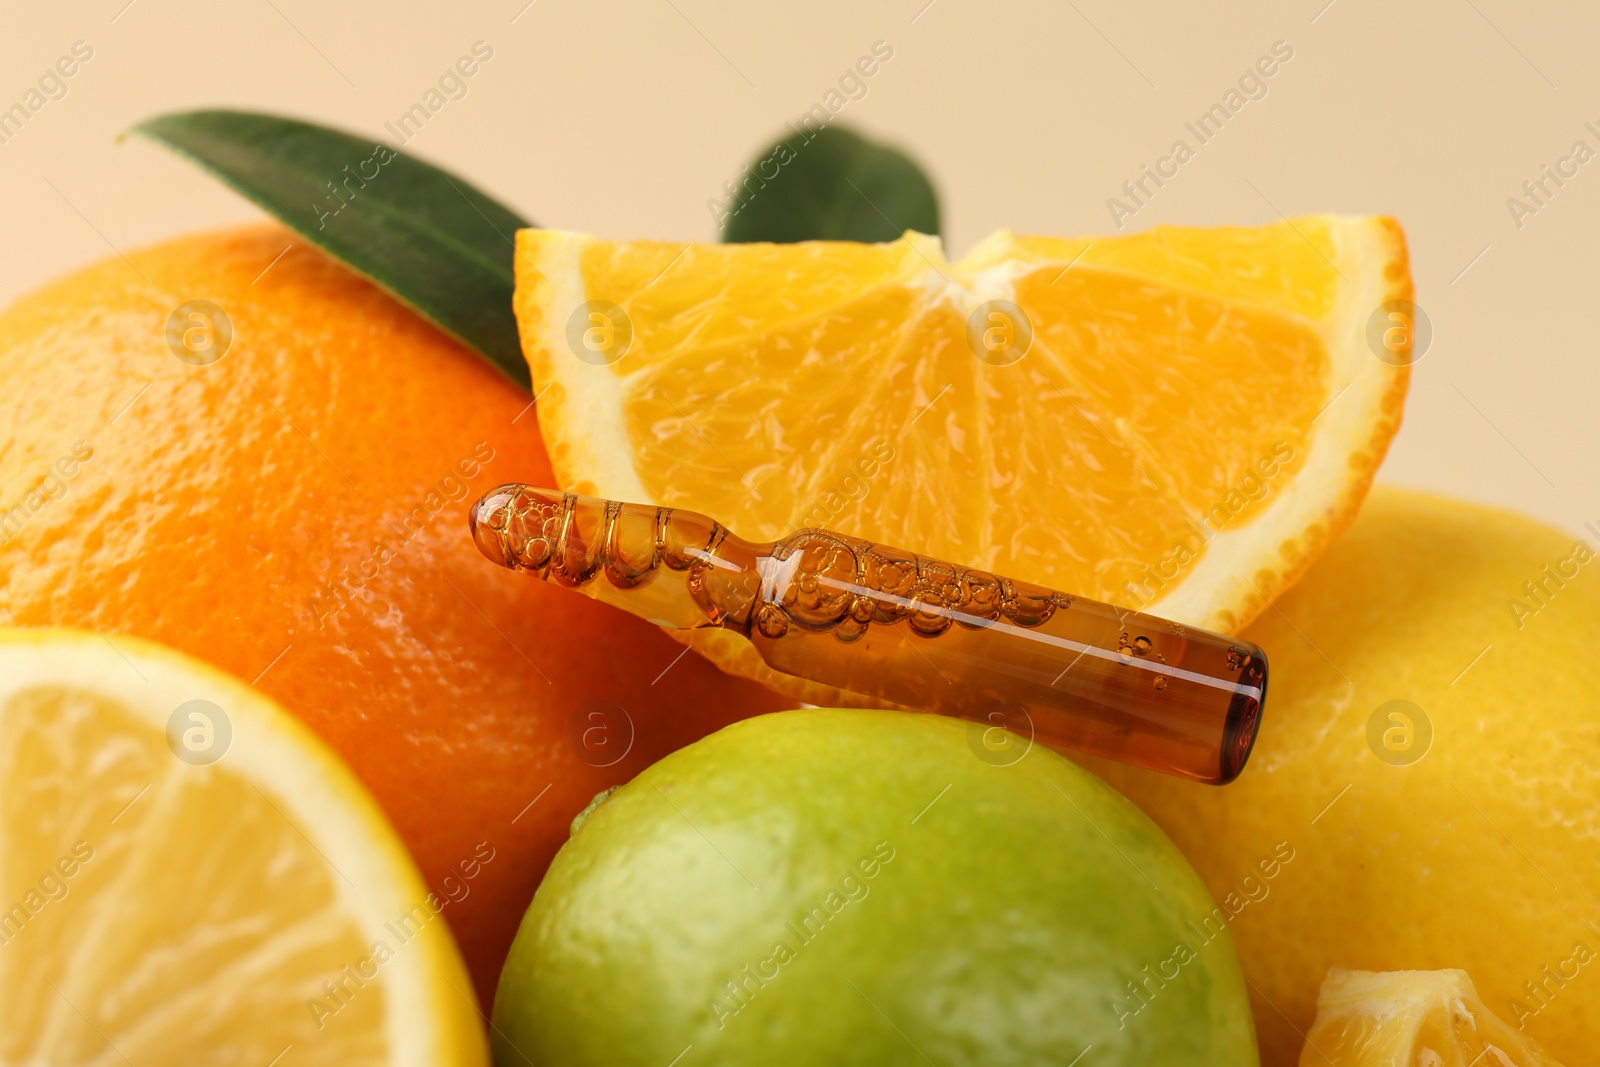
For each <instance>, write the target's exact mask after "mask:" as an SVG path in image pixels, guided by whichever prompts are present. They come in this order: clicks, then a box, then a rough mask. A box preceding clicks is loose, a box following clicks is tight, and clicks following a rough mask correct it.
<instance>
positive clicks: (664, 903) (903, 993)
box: [494, 710, 1257, 1067]
mask: <svg viewBox="0 0 1600 1067" xmlns="http://www.w3.org/2000/svg"><path fill="white" fill-rule="evenodd" d="M1226 924H1227V915H1226V913H1225V912H1223V911H1221V910H1220V909H1217V908H1215V907H1214V905H1213V903H1212V901H1211V899H1210V898H1209V897H1208V896H1207V894H1206V890H1205V888H1204V887H1203V886H1202V884H1201V883H1200V881H1199V878H1198V877H1197V876H1196V875H1195V873H1194V871H1193V870H1192V869H1191V868H1190V866H1189V864H1188V863H1187V862H1186V861H1185V860H1184V858H1183V856H1182V855H1181V854H1180V853H1179V852H1178V850H1177V849H1176V848H1175V847H1174V846H1173V845H1172V843H1171V842H1170V841H1168V840H1167V839H1166V837H1164V836H1163V835H1162V833H1161V831H1160V830H1158V829H1157V828H1156V827H1155V825H1154V824H1153V823H1151V822H1150V820H1149V819H1147V818H1146V817H1145V816H1144V815H1143V814H1141V813H1140V812H1139V811H1138V810H1137V809H1136V808H1134V807H1133V805H1132V804H1130V803H1128V802H1127V801H1126V800H1124V799H1123V798H1122V797H1121V796H1119V795H1118V794H1117V793H1115V792H1114V791H1113V790H1111V789H1110V788H1109V787H1108V786H1106V785H1105V784H1104V783H1102V782H1101V781H1100V780H1099V779H1097V778H1095V777H1094V776H1093V775H1091V774H1089V773H1088V772H1087V771H1084V770H1082V769H1081V768H1079V767H1078V766H1076V765H1075V764H1073V763H1070V762H1068V761H1067V760H1065V759H1063V758H1061V757H1060V756H1057V755H1055V754H1054V753H1052V752H1049V751H1047V750H1045V749H1043V748H1042V747H1039V746H1029V745H1028V743H1027V742H1026V741H1024V740H1023V739H1021V738H1019V737H1016V736H1015V735H1012V734H1008V733H1004V732H1002V731H999V730H997V729H994V730H985V729H984V728H983V727H981V726H977V725H968V724H966V723H962V722H958V721H955V720H950V719H945V718H939V717H934V716H926V715H914V714H909V713H902V712H888V711H857V710H807V711H793V712H784V713H780V714H777V715H767V716H763V717H760V718H755V719H750V720H747V721H745V722H741V723H738V724H736V725H733V726H730V727H728V728H726V729H724V730H722V731H720V732H719V733H716V734H713V735H712V736H710V737H708V738H706V739H704V740H702V741H699V742H698V743H696V744H693V745H690V746H689V747H688V748H685V749H682V750H680V751H678V752H676V753H674V754H672V755H670V756H668V757H667V758H666V759H664V760H662V761H661V762H659V763H657V764H655V765H654V766H652V767H650V768H649V769H648V770H646V771H645V772H644V773H643V774H641V775H639V777H638V778H636V779H634V780H633V781H632V782H630V783H628V784H627V785H625V786H623V787H622V788H621V789H619V790H617V791H616V792H615V793H614V794H612V795H611V796H610V797H608V798H606V799H605V800H604V801H603V803H601V804H599V805H598V806H597V807H595V808H594V809H593V810H592V811H591V812H589V813H587V814H586V816H585V817H584V818H583V819H581V820H580V821H579V824H578V825H577V827H576V828H575V831H574V834H573V837H572V838H571V840H569V841H568V842H567V843H566V845H565V846H564V847H563V848H562V849H561V851H560V852H559V853H558V854H557V856H556V859H555V862H554V864H552V866H551V867H550V870H549V873H548V874H547V875H546V876H545V879H544V882H543V884H542V885H541V886H540V887H539V891H538V893H537V895H536V896H535V897H534V900H533V904H532V905H531V906H530V907H529V909H528V913H527V915H526V916H524V918H523V921H522V926H521V929H520V930H519V931H518V933H517V938H516V942H515V944H514V945H513V946H512V950H511V955H510V957H509V959H508V960H507V961H506V965H505V970H504V971H503V972H502V974H501V977H500V987H499V991H498V993H497V995H496V997H495V1010H494V1024H495V1029H496V1034H495V1038H494V1040H495V1041H496V1043H497V1047H496V1051H495V1060H496V1063H498V1064H501V1065H505V1067H509V1065H512V1064H528V1063H533V1064H540V1065H544V1064H561V1065H563V1067H578V1065H587V1064H595V1065H600V1064H605V1065H607V1067H615V1065H618V1064H654V1065H659V1067H666V1065H668V1064H673V1065H675V1067H695V1065H700V1064H741V1065H743V1064H757V1063H759V1064H766V1065H776V1067H801V1065H810V1064H828V1065H830V1067H831V1065H837V1064H872V1065H875V1067H880V1065H885V1064H906V1065H917V1067H926V1065H927V1064H929V1063H932V1064H937V1065H939V1067H956V1065H960V1064H972V1065H980V1064H981V1065H984V1067H1004V1065H1007V1064H1030V1065H1037V1064H1059V1065H1063V1067H1065V1065H1069V1064H1073V1063H1081V1064H1084V1065H1086V1067H1112V1065H1115V1064H1136V1063H1137V1064H1151V1063H1160V1064H1163V1065H1166V1067H1178V1065H1183V1064H1218V1065H1221V1064H1226V1065H1229V1067H1241V1065H1243V1067H1248V1065H1252V1064H1255V1063H1256V1062H1257V1056H1256V1046H1255V1036H1254V1029H1253V1027H1252V1024H1251V1018H1250V1011H1249V1007H1248V1000H1247V997H1246V994H1245V985H1244V980H1243V978H1242V976H1241V974H1240V971H1239V965H1238V961H1237V960H1236V958H1235V956H1234V950H1233V945H1232V942H1231V940H1230V937H1229V934H1228V931H1227V926H1226Z"/></svg>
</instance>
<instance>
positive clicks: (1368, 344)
mask: <svg viewBox="0 0 1600 1067" xmlns="http://www.w3.org/2000/svg"><path fill="white" fill-rule="evenodd" d="M517 253H518V254H517V289H516V303H515V306H516V313H517V320H518V324H519V327H520V330H521V335H522V346H523V351H524V354H525V355H526V358H527V360H528V364H529V366H530V368H531V369H532V372H533V377H534V383H535V388H536V390H537V395H538V398H539V420H540V425H541V427H542V430H543V433H544V437H545V441H546V444H547V445H548V447H549V452H550V457H551V460H552V462H553V464H554V467H555V473H556V476H557V477H558V478H559V479H560V481H561V483H562V487H563V488H566V489H569V490H572V491H575V492H582V493H590V494H594V495H598V496H604V497H611V498H615V499H620V500H628V501H636V502H644V503H656V504H665V505H670V506H674V507H686V508H691V509H694V510H697V511H702V512H705V513H707V514H709V515H711V516H713V517H715V518H717V519H720V520H721V521H722V522H724V523H726V524H728V525H729V527H730V528H731V529H732V530H733V531H734V532H736V533H738V534H740V535H741V536H744V537H749V538H756V539H772V538H777V537H781V536H784V535H786V534H788V533H791V532H793V531H794V530H796V529H798V528H801V527H804V526H825V527H829V528H832V529H836V530H839V531H841V532H844V533H848V534H853V535H855V536H858V537H864V538H867V539H869V540H873V541H877V542H881V543H887V544H890V545H895V546H899V547H902V548H908V549H912V550H914V551H918V552H922V553H926V554H929V555H932V556H935V557H938V558H941V559H945V560H949V561H951V562H954V563H957V564H964V565H968V566H976V567H980V568H984V569H987V570H990V571H993V572H996V573H999V574H1004V575H1008V576H1011V577H1014V578H1019V579H1024V580H1028V581H1033V582H1037V583H1040V584H1043V585H1046V586H1050V587H1052V588H1055V589H1059V590H1063V591H1066V592H1069V593H1074V594H1079V595H1083V596H1088V597H1094V598H1097V599H1100V600H1106V601H1111V602H1114V603H1119V604H1125V605H1129V606H1132V607H1137V608H1141V609H1144V610H1149V611H1153V612H1157V613H1160V614H1163V615H1167V616H1169V617H1172V618H1175V619H1178V620H1180V621H1184V622H1188V623H1192V624H1194V625H1198V626H1203V627H1207V628H1210V629H1215V630H1222V631H1230V632H1231V631H1236V630H1238V629H1240V628H1241V627H1243V626H1244V624H1245V623H1247V622H1248V621H1249V620H1250V619H1251V618H1252V617H1253V616H1254V615H1255V614H1256V613H1257V612H1259V611H1260V610H1261V609H1262V608H1263V607H1264V606H1265V605H1266V603H1267V602H1268V601H1269V600H1270V599H1271V598H1273V597H1275V596H1276V595H1277V594H1279V593H1280V592H1282V591H1283V590H1284V589H1285V588H1286V587H1287V586H1288V585H1289V584H1290V583H1291V582H1292V581H1293V580H1294V579H1295V577H1297V576H1298V575H1299V573H1300V572H1301V571H1302V570H1303V569H1304V568H1305V567H1306V566H1307V565H1308V564H1309V563H1310V562H1311V560H1312V559H1314V558H1315V557H1316V556H1317V554H1318V553H1320V551H1321V550H1322V548H1323V546H1325V545H1326V544H1327V543H1328V542H1329V541H1330V540H1331V539H1332V538H1333V537H1334V536H1336V535H1337V534H1338V533H1339V531H1340V530H1341V529H1343V527H1344V526H1345V525H1346V524H1347V523H1348V522H1349V521H1350V520H1351V518H1352V517H1353V516H1354V514H1355V511H1356V509H1357V507H1358V506H1359V504H1360V501H1361V499H1362V497H1363V495H1364V494H1365V492H1366V490H1367V486H1368V484H1369V482H1370V480H1371V477H1372V473H1373V471H1374V470H1375V469H1376V467H1377V465H1378V463H1379V461H1380V460H1381V459H1382V458H1383V454H1384V452H1385V450H1386V449H1387V447H1388V443H1389V440H1390V438H1391V437H1392V436H1393V435H1394V432H1395V430H1396V429H1397V428H1398V425H1399V421H1400V409H1401V405H1402V402H1403V400H1404V396H1405V390H1406V384H1407V380H1408V373H1409V371H1408V364H1409V362H1410V358H1411V356H1412V353H1413V351H1414V349H1413V337H1414V335H1413V329H1414V327H1415V321H1414V315H1413V312H1412V308H1411V305H1410V303H1409V298H1410V296H1411V278H1410V273H1409V269H1408V266H1407V258H1406V250H1405V242H1404V238H1403V236H1402V234H1401V232H1400V228H1399V226H1398V225H1397V224H1396V223H1395V222H1394V221H1393V220H1390V219H1381V218H1345V217H1336V216H1318V217H1313V218H1302V219H1296V220H1292V221H1284V222H1279V223H1275V224H1273V225H1269V226H1262V227H1259V228H1254V229H1248V228H1225V229H1209V230H1207V229H1179V228H1171V227H1163V228H1159V229H1156V230H1153V231H1150V232H1147V233H1142V234H1137V235H1134V236H1129V237H1115V238H1085V239H1072V240H1069V239H1061V238H1051V237H1020V236H1017V235H1014V234H1012V233H1010V232H1008V231H1001V232H999V233H996V234H994V235H992V236H991V237H989V238H987V239H986V240H984V241H983V242H981V243H980V244H979V245H978V246H977V247H976V248H974V249H973V250H972V251H971V252H970V253H968V255H967V256H966V257H965V258H963V259H962V260H960V261H959V262H956V263H951V262H949V261H947V260H946V259H945V257H944V254H943V250H942V248H941V246H940V243H939V241H938V240H937V239H935V238H931V237H926V236H922V235H920V234H916V233H907V234H906V235H905V236H904V237H903V238H902V239H901V240H899V241H895V242H892V243H888V244H878V245H867V244H853V243H849V242H805V243H800V244H788V245H774V244H744V245H703V244H670V243H663V242H654V241H611V240H603V239H601V238H597V237H592V236H588V235H585V234H579V233H567V232H562V231H556V230H523V231H521V232H520V233H519V234H518V240H517ZM1395 316H1397V317H1395ZM1374 323H1376V324H1377V325H1378V326H1379V327H1381V329H1380V330H1378V331H1377V332H1376V333H1374V331H1373V329H1372V327H1373V324H1374ZM1373 337H1377V338H1380V339H1381V344H1375V343H1374V342H1373V340H1372V338H1373ZM680 636H683V635H680ZM689 639H691V640H692V641H693V643H694V644H695V646H696V647H697V648H699V649H700V650H701V651H703V652H705V653H706V654H707V655H709V656H710V657H711V658H712V659H714V660H716V661H717V662H719V663H720V664H722V665H723V666H724V667H725V668H727V669H730V670H733V671H735V672H736V673H740V674H745V675H748V676H751V677H755V678H758V679H760V680H762V681H765V682H767V683H768V684H770V685H773V686H775V687H776V688H779V689H782V690H784V691H786V692H789V693H790V694H791V695H795V696H798V697H801V698H803V699H808V700H811V701H813V702H818V703H835V702H841V701H843V702H849V701H850V699H851V698H849V697H847V696H845V695H843V694H840V693H838V692H837V691H834V690H831V689H828V688H826V687H822V686H818V685H815V684H813V683H808V682H801V681H797V680H795V679H792V678H788V677H787V676H783V675H779V674H777V673H776V672H773V671H771V670H770V669H769V668H767V667H766V666H765V664H763V663H762V662H761V660H760V658H759V656H758V655H757V654H756V653H755V651H754V649H753V648H750V647H749V646H748V645H747V644H746V643H745V642H743V641H740V640H739V639H737V638H736V637H734V636H733V635H730V634H726V633H719V632H715V631H711V632H695V633H694V634H692V635H689Z"/></svg>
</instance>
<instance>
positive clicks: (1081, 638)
mask: <svg viewBox="0 0 1600 1067" xmlns="http://www.w3.org/2000/svg"><path fill="white" fill-rule="evenodd" d="M472 523H473V533H474V537H475V538H476V540H477V542H478V545H479V547H480V548H481V549H482V551H483V552H484V554H485V555H486V556H488V557H489V558H490V559H492V560H494V561H495V562H497V563H501V564H503V565H505V566H508V567H512V568H515V569H518V570H528V571H532V572H534V573H535V574H537V575H538V576H539V577H541V578H544V579H546V580H548V581H553V582H557V583H558V584H562V585H566V586H569V587H571V588H574V589H577V590H579V591H581V592H584V593H586V594H588V595H590V596H592V597H594V598H595V599H597V600H601V601H603V602H605V603H608V604H612V605H614V606H616V607H620V608H622V609H624V610H626V611H629V612H631V613H633V614H635V615H639V616H640V617H642V618H645V619H648V620H650V621H652V622H655V623H656V624H657V625H661V626H667V627H672V628H679V629H707V628H722V629H727V630H732V631H734V632H736V633H739V634H742V635H743V636H745V637H746V638H747V639H749V641H750V642H751V643H752V644H753V645H754V646H755V649H756V651H757V652H759V653H760V655H761V657H762V659H764V660H765V661H766V662H767V663H768V664H769V665H770V666H772V667H773V668H774V669H775V670H778V671H782V672H784V673H786V674H791V675H795V676H797V677H801V678H806V679H810V680H812V681H817V682H822V683H824V684H827V685H832V686H836V687H838V688H840V689H846V690H849V691H851V692H854V693H859V694H862V695H865V696H869V697H874V698H877V699H881V700H885V701H890V702H893V703H896V704H902V705H905V706H907V707H911V708H917V709H921V710H928V711H936V712H939V713H942V714H947V715H956V716H960V717H962V718H966V719H971V720H973V721H976V722H983V723H988V724H991V725H998V726H1005V727H1007V728H1009V729H1011V730H1012V731H1014V732H1016V733H1019V734H1022V735H1023V736H1024V737H1032V738H1036V739H1037V740H1039V741H1041V742H1043V743H1045V744H1048V745H1051V746H1052V747H1059V748H1070V749H1076V750H1079V751H1083V752H1091V753H1094V754H1096V755H1100V756H1105V757H1107V758H1110V759H1114V760H1119V761H1121V762H1124V763H1131V764H1135V765H1137V766H1141V767H1148V768H1150V769H1152V770H1158V771H1163V772H1166V773H1168V774H1175V775H1179V776H1181V777H1184V778H1191V779H1194V780H1197V781H1202V782H1212V783H1217V784H1222V783H1226V782H1229V781H1231V780H1232V779H1233V778H1234V777H1235V776H1236V775H1238V773H1239V771H1240V770H1241V769H1242V768H1243V767H1244V763H1245V760H1246V758H1247V757H1248V756H1249V753H1250V746H1251V744H1252V743H1253V742H1254V740H1255V734H1256V728H1257V726H1258V724H1259V722H1260V715H1261V704H1262V701H1263V699H1264V698H1265V695H1266V679H1267V664H1266V658H1265V656H1264V655H1263V654H1262V652H1261V650H1260V649H1259V648H1257V647H1256V646H1255V645H1252V644H1250V643H1249V642H1245V641H1240V640H1237V639H1234V638H1228V637H1224V636H1221V635H1219V634H1214V633H1209V632H1207V631H1204V630H1195V629H1191V628H1187V627H1184V626H1180V625H1179V624H1177V623H1173V622H1169V621H1167V620H1165V619H1159V618H1156V617H1155V616H1152V615H1144V614H1141V613H1139V612H1133V611H1126V610H1123V609H1120V608H1116V607H1113V606H1111V605H1109V604H1103V603H1100V602H1098V601H1093V600H1086V599H1084V598H1081V597H1073V596H1069V595H1067V594H1064V593H1058V592H1055V591H1052V590H1049V589H1045V588H1043V587H1040V586H1036V585H1030V584H1028V583H1025V582H1018V581H1014V580H1012V579H1008V578H1003V577H999V576H997V575H993V574H989V573H987V572H984V571H978V570H973V569H971V568H966V567H959V566H956V565H954V564H951V563H945V562H942V561H939V560H934V559H929V558H928V557H925V556H917V555H914V554H912V553H910V552H905V551H901V550H899V549H894V548H889V547H886V546H883V545H876V544H873V543H871V542H868V541H862V540H860V539H858V538H853V537H846V536H844V535H842V534H837V533H832V532H829V531H826V530H801V531H799V532H798V533H795V534H793V535H791V536H789V537H786V538H784V539H783V540H781V541H777V542H772V543H754V542H750V541H745V540H742V539H741V538H738V537H735V536H733V535H732V534H730V533H729V532H728V531H727V530H726V529H725V528H723V527H722V526H721V525H719V524H718V523H716V522H715V521H713V520H711V519H709V518H707V517H705V516H703V515H698V514H695V513H693V512H686V511H681V510H674V509H669V508H656V507H648V506H644V505H634V504H621V503H618V502H616V501H606V500H598V499H594V498H592V497H580V496H574V495H571V494H565V495H563V494H560V493H554V492H550V491H548V490H542V489H534V488H531V487H528V486H517V485H511V486H503V487H501V488H500V489H496V490H494V491H493V492H491V493H489V494H488V495H486V496H485V497H484V498H483V499H482V500H480V501H479V502H478V504H477V506H476V507H475V508H474V509H473V513H472Z"/></svg>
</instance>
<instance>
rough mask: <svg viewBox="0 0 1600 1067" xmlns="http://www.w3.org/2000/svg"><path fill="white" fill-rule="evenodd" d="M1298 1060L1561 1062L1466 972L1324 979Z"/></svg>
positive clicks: (1554, 1066) (1319, 1066) (1482, 1065)
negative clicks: (1487, 999)
mask: <svg viewBox="0 0 1600 1067" xmlns="http://www.w3.org/2000/svg"><path fill="white" fill-rule="evenodd" d="M1300 1067H1561V1065H1560V1064H1559V1063H1557V1062H1556V1061H1555V1060H1553V1059H1551V1058H1550V1057H1549V1056H1547V1055H1545V1054H1544V1053H1543V1052H1542V1051H1540V1049H1539V1046H1538V1045H1536V1044H1535V1043H1534V1042H1533V1039H1532V1038H1530V1037H1528V1035H1527V1034H1525V1033H1523V1032H1522V1031H1520V1030H1514V1029H1512V1027H1511V1026H1510V1025H1509V1024H1508V1023H1506V1022H1505V1021H1504V1020H1502V1019H1501V1018H1500V1017H1499V1016H1497V1015H1495V1013H1494V1012H1492V1011H1490V1010H1489V1009H1488V1008H1486V1007H1485V1006H1484V1004H1483V1001H1482V1000H1481V999H1479V997H1478V991H1477V989H1476V988H1474V987H1473V984H1472V979H1471V978H1469V977H1468V976H1467V972H1466V971H1456V970H1449V971H1346V970H1341V969H1339V968H1338V967H1335V968H1333V969H1332V970H1330V971H1329V972H1328V976H1327V977H1326V978H1325V979H1323V982H1322V990H1321V992H1319V993H1318V995H1317V1019H1316V1022H1314V1023H1312V1025H1311V1030H1310V1031H1309V1032H1308V1033H1307V1034H1306V1045H1305V1048H1304V1049H1302V1050H1301V1052H1300Z"/></svg>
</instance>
